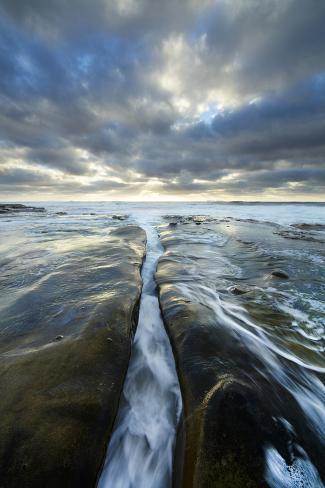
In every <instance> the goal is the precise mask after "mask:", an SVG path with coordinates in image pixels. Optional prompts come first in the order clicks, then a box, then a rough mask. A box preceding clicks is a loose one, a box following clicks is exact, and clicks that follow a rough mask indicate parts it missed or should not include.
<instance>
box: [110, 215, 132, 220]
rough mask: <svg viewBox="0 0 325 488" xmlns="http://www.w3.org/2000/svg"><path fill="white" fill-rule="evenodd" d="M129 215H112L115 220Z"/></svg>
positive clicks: (123, 218) (124, 218)
mask: <svg viewBox="0 0 325 488" xmlns="http://www.w3.org/2000/svg"><path fill="white" fill-rule="evenodd" d="M127 218H128V215H112V219H113V220H126V219H127Z"/></svg>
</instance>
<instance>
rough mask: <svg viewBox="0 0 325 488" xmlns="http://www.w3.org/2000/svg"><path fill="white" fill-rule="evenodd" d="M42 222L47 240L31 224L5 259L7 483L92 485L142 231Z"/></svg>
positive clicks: (129, 322) (1, 474)
mask: <svg viewBox="0 0 325 488" xmlns="http://www.w3.org/2000/svg"><path fill="white" fill-rule="evenodd" d="M62 225H64V224H62ZM26 229H27V230H26V232H27V233H28V232H29V231H30V229H29V228H27V227H26ZM48 230H49V232H50V233H51V237H50V238H49V240H45V238H44V237H42V238H40V237H39V236H38V233H37V226H36V227H35V228H33V234H32V235H29V236H28V237H29V238H28V239H26V240H24V239H25V237H26V236H25V235H24V234H22V235H15V242H16V243H17V242H19V239H21V241H20V245H17V244H16V247H12V248H11V250H10V252H7V259H6V261H5V262H2V278H1V285H2V286H3V293H2V295H1V297H0V311H1V341H0V373H1V375H0V378H1V379H0V386H1V391H2V398H1V403H0V431H1V437H0V478H1V483H0V484H1V486H4V487H14V486H21V487H29V486H30V487H33V488H34V487H42V488H43V487H45V486H46V487H53V488H54V487H55V488H57V487H74V486H75V487H80V486H94V485H95V483H96V478H97V475H98V473H99V471H100V468H101V464H102V462H103V460H104V456H105V452H106V447H107V442H108V439H109V436H110V433H111V429H112V426H113V422H114V419H115V415H116V412H117V407H118V402H119V397H120V393H121V391H122V386H123V381H124V377H125V374H126V371H127V367H128V362H129V357H130V349H131V337H132V336H133V334H134V331H135V327H136V322H137V308H138V302H139V297H140V291H141V277H140V268H141V265H142V261H143V257H144V253H145V240H146V237H145V232H144V231H143V230H142V229H141V228H139V227H137V226H125V225H123V226H121V224H115V226H113V227H111V228H107V227H105V228H103V234H102V235H100V234H99V235H98V229H97V231H96V232H97V235H96V237H95V238H94V235H92V229H91V228H89V229H87V228H86V226H85V225H83V226H82V227H79V229H78V228H76V229H75V230H73V223H71V224H70V230H71V232H69V233H67V232H59V231H60V230H63V229H62V228H58V227H57V224H56V223H55V222H53V224H51V225H49V228H48ZM9 237H10V234H8V238H9ZM40 239H42V240H40Z"/></svg>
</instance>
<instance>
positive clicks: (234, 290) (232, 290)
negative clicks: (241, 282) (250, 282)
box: [229, 286, 248, 295]
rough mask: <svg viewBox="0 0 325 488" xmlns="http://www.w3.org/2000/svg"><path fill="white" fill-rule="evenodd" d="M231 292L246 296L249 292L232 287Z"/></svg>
mask: <svg viewBox="0 0 325 488" xmlns="http://www.w3.org/2000/svg"><path fill="white" fill-rule="evenodd" d="M229 291H230V292H231V293H232V294H233V295H244V294H245V293H247V292H248V290H244V289H243V288H239V287H238V286H232V287H231V288H230V289H229Z"/></svg>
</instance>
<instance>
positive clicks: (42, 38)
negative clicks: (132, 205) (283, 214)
mask: <svg viewBox="0 0 325 488" xmlns="http://www.w3.org/2000/svg"><path fill="white" fill-rule="evenodd" d="M0 17H1V18H0V73H1V76H0V108H1V111H0V165H1V167H5V170H4V169H3V170H2V172H1V173H0V185H1V188H2V191H4V190H5V189H6V191H10V188H11V189H12V191H13V193H14V192H17V189H18V188H21V190H22V191H27V189H28V188H29V189H32V188H34V189H35V191H37V188H40V187H42V185H45V186H49V187H50V188H51V189H52V191H53V192H55V191H57V192H58V193H60V192H62V191H65V190H66V189H68V190H69V191H70V192H71V193H73V191H75V192H83V191H86V192H89V193H91V192H93V193H95V192H98V191H107V192H109V191H110V190H111V191H116V192H118V191H120V193H121V194H122V193H123V192H125V194H126V195H127V194H128V193H129V192H130V191H131V192H132V191H133V192H136V191H139V190H140V189H145V188H146V187H147V188H148V192H150V188H151V187H152V186H155V184H157V182H158V183H159V184H160V186H159V185H158V186H157V187H156V188H155V190H154V191H160V192H161V193H163V194H165V193H168V192H169V193H173V194H174V193H175V194H186V193H191V194H192V193H200V194H202V195H203V196H204V195H207V196H210V194H211V192H212V193H213V191H214V190H225V192H229V193H231V192H236V191H239V189H241V188H245V189H246V190H247V191H248V192H249V193H252V194H253V193H254V194H255V193H258V192H263V191H265V192H267V191H268V189H275V188H279V189H285V188H287V190H288V192H289V191H290V192H294V191H295V188H296V189H297V192H301V191H302V192H305V194H306V195H307V196H308V195H310V194H312V192H313V191H315V192H318V191H320V190H319V189H320V188H321V187H322V185H323V184H324V179H323V173H322V169H321V166H322V165H323V164H324V155H325V141H324V134H325V47H324V46H325V30H324V28H323V26H324V24H325V3H324V2H323V1H322V0H282V1H280V0H245V1H244V0H233V1H230V0H220V1H219V2H214V1H212V0H211V1H210V0H206V1H204V2H202V1H201V2H199V1H198V0H186V1H185V0H184V1H180V0H170V1H168V2H161V1H159V2H158V0H154V1H152V0H151V1H149V0H116V1H114V2H113V0H94V1H93V2H89V1H88V0H69V1H68V0H49V1H47V2H44V1H41V0H27V1H25V2H21V1H20V0H10V1H9V0H2V2H1V5H0ZM8 164H9V168H10V170H8ZM13 168H15V169H13ZM26 168H27V169H26ZM52 170H58V171H59V172H60V175H61V178H62V179H60V181H59V180H57V179H56V178H54V177H53V175H52V173H48V175H49V176H48V181H45V180H46V176H45V173H44V172H46V171H48V172H49V171H52ZM109 174H113V175H114V176H115V177H116V178H117V179H118V180H112V179H109V178H108V176H107V175H109ZM79 177H82V178H84V180H82V183H81V180H78V178H79ZM87 178H89V181H88V183H87ZM20 185H21V186H20ZM157 188H158V190H157Z"/></svg>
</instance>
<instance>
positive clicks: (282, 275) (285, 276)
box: [271, 269, 289, 280]
mask: <svg viewBox="0 0 325 488" xmlns="http://www.w3.org/2000/svg"><path fill="white" fill-rule="evenodd" d="M271 275H272V276H275V277H276V278H283V279H285V280H288V279H289V275H288V274H287V273H286V272H285V271H283V270H282V269H274V270H273V271H272V272H271Z"/></svg>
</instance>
